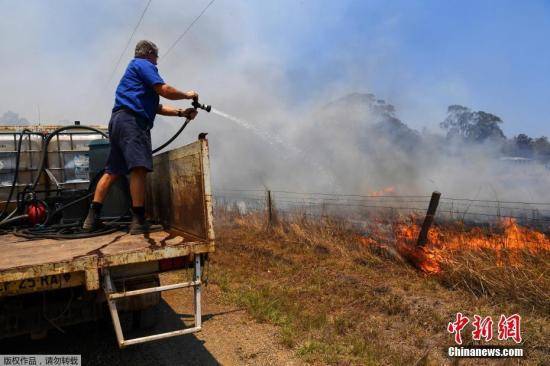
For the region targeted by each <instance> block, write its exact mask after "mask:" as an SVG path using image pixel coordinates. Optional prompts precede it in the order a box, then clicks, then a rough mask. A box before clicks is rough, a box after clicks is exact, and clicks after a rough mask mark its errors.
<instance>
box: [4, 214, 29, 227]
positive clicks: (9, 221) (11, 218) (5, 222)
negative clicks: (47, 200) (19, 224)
mask: <svg viewBox="0 0 550 366" xmlns="http://www.w3.org/2000/svg"><path fill="white" fill-rule="evenodd" d="M28 217H29V215H27V214H23V215H19V216H15V217H10V218H9V219H7V220H4V221H2V222H0V226H4V225H6V224H9V223H11V222H16V221H19V220H23V219H26V218H28Z"/></svg>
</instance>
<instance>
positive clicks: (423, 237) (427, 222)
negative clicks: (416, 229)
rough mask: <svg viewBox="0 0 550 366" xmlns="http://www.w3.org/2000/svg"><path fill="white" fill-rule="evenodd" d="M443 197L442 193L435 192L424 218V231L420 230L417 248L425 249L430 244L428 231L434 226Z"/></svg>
mask: <svg viewBox="0 0 550 366" xmlns="http://www.w3.org/2000/svg"><path fill="white" fill-rule="evenodd" d="M440 197H441V193H440V192H437V191H435V192H433V193H432V198H430V205H429V206H428V212H427V213H426V217H425V218H424V223H423V224H422V229H420V234H419V235H418V241H417V243H416V246H417V247H424V246H425V245H426V243H427V242H428V231H429V230H430V227H431V226H432V223H433V221H434V216H435V211H436V210H437V206H438V205H439V198H440Z"/></svg>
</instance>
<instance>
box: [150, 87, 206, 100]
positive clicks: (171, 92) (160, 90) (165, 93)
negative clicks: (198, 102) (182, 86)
mask: <svg viewBox="0 0 550 366" xmlns="http://www.w3.org/2000/svg"><path fill="white" fill-rule="evenodd" d="M153 88H154V89H155V91H156V92H157V94H158V95H160V96H161V97H164V98H166V99H170V100H178V99H196V98H198V97H199V94H198V93H197V92H196V91H194V90H189V91H187V92H182V91H180V90H178V89H176V88H174V87H173V86H170V85H168V84H156V85H154V86H153Z"/></svg>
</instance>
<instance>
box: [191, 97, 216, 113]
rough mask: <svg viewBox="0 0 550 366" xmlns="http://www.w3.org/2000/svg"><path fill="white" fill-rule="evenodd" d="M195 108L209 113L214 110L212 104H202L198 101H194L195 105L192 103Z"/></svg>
mask: <svg viewBox="0 0 550 366" xmlns="http://www.w3.org/2000/svg"><path fill="white" fill-rule="evenodd" d="M191 105H192V106H193V108H195V109H198V108H200V109H204V110H205V111H207V112H209V113H210V111H211V110H212V106H211V105H210V104H201V103H199V101H198V99H193V103H191Z"/></svg>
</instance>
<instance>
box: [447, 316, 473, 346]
mask: <svg viewBox="0 0 550 366" xmlns="http://www.w3.org/2000/svg"><path fill="white" fill-rule="evenodd" d="M469 322H470V319H468V317H466V316H463V315H462V313H456V320H455V321H454V322H452V323H449V325H447V331H448V332H449V333H451V334H452V333H454V334H455V342H456V343H457V344H462V335H461V334H460V332H461V331H462V329H464V327H465V326H466V324H468V323H469Z"/></svg>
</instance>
